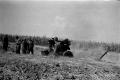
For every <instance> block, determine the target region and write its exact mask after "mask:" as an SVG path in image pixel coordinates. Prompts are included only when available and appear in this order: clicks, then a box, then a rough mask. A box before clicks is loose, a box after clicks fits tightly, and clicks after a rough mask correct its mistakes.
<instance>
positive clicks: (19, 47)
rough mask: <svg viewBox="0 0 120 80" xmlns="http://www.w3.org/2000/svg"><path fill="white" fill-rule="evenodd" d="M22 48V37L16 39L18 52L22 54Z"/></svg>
mask: <svg viewBox="0 0 120 80" xmlns="http://www.w3.org/2000/svg"><path fill="white" fill-rule="evenodd" d="M20 49H21V41H20V39H17V40H16V53H18V54H20Z"/></svg>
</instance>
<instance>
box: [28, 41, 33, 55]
mask: <svg viewBox="0 0 120 80" xmlns="http://www.w3.org/2000/svg"><path fill="white" fill-rule="evenodd" d="M28 47H29V50H28V51H29V53H30V52H31V53H32V54H34V42H33V41H32V40H30V41H29V46H28Z"/></svg>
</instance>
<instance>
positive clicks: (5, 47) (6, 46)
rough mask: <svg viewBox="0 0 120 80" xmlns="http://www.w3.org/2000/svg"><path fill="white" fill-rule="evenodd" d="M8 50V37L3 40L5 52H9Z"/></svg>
mask: <svg viewBox="0 0 120 80" xmlns="http://www.w3.org/2000/svg"><path fill="white" fill-rule="evenodd" d="M7 49H8V36H7V35H6V36H5V37H4V39H3V50H5V51H7Z"/></svg>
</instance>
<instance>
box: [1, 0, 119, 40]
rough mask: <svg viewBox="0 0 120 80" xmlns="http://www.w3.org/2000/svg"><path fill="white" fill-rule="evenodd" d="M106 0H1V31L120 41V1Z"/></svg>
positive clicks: (75, 38) (76, 38) (74, 38)
mask: <svg viewBox="0 0 120 80" xmlns="http://www.w3.org/2000/svg"><path fill="white" fill-rule="evenodd" d="M106 1H107V2H106ZM106 1H95V0H93V1H91V0H90V1H47V0H46V1H36V0H35V1H28V0H23V1H19V0H18V1H14V0H10V1H8V0H6V1H0V33H8V34H22V35H36V36H48V37H53V36H58V37H61V38H70V39H73V40H94V41H104V42H108V41H109V42H120V2H119V1H112V0H111V1H108V0H106Z"/></svg>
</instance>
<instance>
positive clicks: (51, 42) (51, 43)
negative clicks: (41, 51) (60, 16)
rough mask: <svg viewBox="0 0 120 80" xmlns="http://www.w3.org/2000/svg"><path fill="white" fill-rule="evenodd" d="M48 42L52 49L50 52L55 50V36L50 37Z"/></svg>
mask: <svg viewBox="0 0 120 80" xmlns="http://www.w3.org/2000/svg"><path fill="white" fill-rule="evenodd" d="M48 44H49V49H50V52H51V51H52V50H53V48H54V47H55V41H54V38H52V39H49V40H48Z"/></svg>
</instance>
